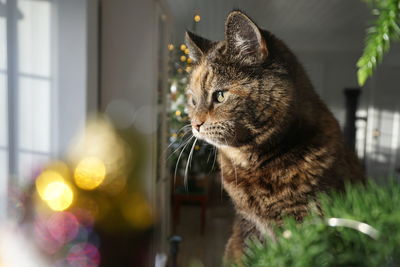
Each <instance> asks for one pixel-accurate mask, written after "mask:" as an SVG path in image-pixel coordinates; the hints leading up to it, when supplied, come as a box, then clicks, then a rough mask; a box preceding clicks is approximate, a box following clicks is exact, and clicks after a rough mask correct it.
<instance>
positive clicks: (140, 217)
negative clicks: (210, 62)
mask: <svg viewBox="0 0 400 267" xmlns="http://www.w3.org/2000/svg"><path fill="white" fill-rule="evenodd" d="M122 214H123V215H124V217H125V218H126V219H127V220H128V222H130V223H131V225H132V226H133V227H134V228H136V229H146V228H148V227H150V226H151V225H152V224H153V221H154V218H153V214H152V211H151V207H150V205H149V203H148V202H147V200H146V198H145V197H144V196H142V195H140V194H135V195H134V196H132V197H131V198H129V199H126V200H125V201H124V205H123V206H122Z"/></svg>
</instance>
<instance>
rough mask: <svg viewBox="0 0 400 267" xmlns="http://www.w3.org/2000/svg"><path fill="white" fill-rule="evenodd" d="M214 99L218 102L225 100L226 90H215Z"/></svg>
mask: <svg viewBox="0 0 400 267" xmlns="http://www.w3.org/2000/svg"><path fill="white" fill-rule="evenodd" d="M213 100H214V102H217V103H222V102H224V100H225V96H224V91H215V92H214V93H213Z"/></svg>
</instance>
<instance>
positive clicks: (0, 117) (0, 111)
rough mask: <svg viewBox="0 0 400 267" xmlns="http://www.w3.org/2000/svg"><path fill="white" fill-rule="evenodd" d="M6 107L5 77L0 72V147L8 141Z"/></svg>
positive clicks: (5, 145) (4, 145) (3, 146)
mask: <svg viewBox="0 0 400 267" xmlns="http://www.w3.org/2000/svg"><path fill="white" fill-rule="evenodd" d="M7 108H8V106H7V78H6V74H5V73H1V72H0V148H5V147H7V143H8V141H7V138H8V125H7V116H8V112H7V111H8V110H7Z"/></svg>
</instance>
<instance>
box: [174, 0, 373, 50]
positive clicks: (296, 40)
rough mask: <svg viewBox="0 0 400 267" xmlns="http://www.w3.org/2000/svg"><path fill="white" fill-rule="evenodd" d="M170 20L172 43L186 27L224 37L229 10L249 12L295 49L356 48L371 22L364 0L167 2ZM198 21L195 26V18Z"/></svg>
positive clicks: (202, 33)
mask: <svg viewBox="0 0 400 267" xmlns="http://www.w3.org/2000/svg"><path fill="white" fill-rule="evenodd" d="M166 1H167V3H168V5H169V8H170V10H171V13H172V15H173V16H174V24H175V27H174V39H175V41H177V42H182V40H183V36H184V31H185V29H190V30H195V31H196V32H197V33H198V34H200V35H203V36H204V37H207V38H209V39H213V40H220V39H223V36H224V35H223V33H224V21H225V18H226V16H227V15H228V13H229V12H230V11H231V10H232V9H237V8H238V9H240V10H242V11H244V12H245V13H246V14H248V15H249V16H250V17H251V18H253V19H254V20H255V22H256V23H257V24H258V25H259V26H260V27H262V28H264V29H267V30H269V31H271V32H273V33H275V35H277V36H278V37H280V38H282V39H283V40H285V41H286V42H287V43H288V45H289V46H291V47H293V48H294V49H295V50H301V51H308V50H310V51H311V50H312V51H315V50H359V49H361V47H362V45H363V39H364V34H365V29H366V27H367V26H368V23H369V22H370V20H371V17H370V15H369V14H370V12H369V10H368V8H367V6H366V4H365V2H363V1H362V0H247V1H246V0H231V1H229V0H166ZM195 14H200V16H201V21H200V22H198V23H196V25H194V24H195V23H194V21H193V16H194V15H195Z"/></svg>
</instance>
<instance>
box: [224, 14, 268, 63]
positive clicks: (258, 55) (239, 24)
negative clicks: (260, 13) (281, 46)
mask: <svg viewBox="0 0 400 267" xmlns="http://www.w3.org/2000/svg"><path fill="white" fill-rule="evenodd" d="M225 40H226V42H227V45H228V51H229V52H231V53H232V54H233V55H235V56H238V57H239V58H241V60H243V61H245V62H250V63H256V62H262V61H264V60H265V59H267V57H268V48H267V43H266V41H265V38H264V37H263V35H262V33H261V31H260V29H259V28H258V27H257V25H256V24H255V23H254V22H253V21H252V20H251V19H250V18H249V17H247V16H246V15H245V14H243V13H242V12H240V11H232V12H231V13H230V14H229V15H228V18H227V19H226V22H225Z"/></svg>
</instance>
